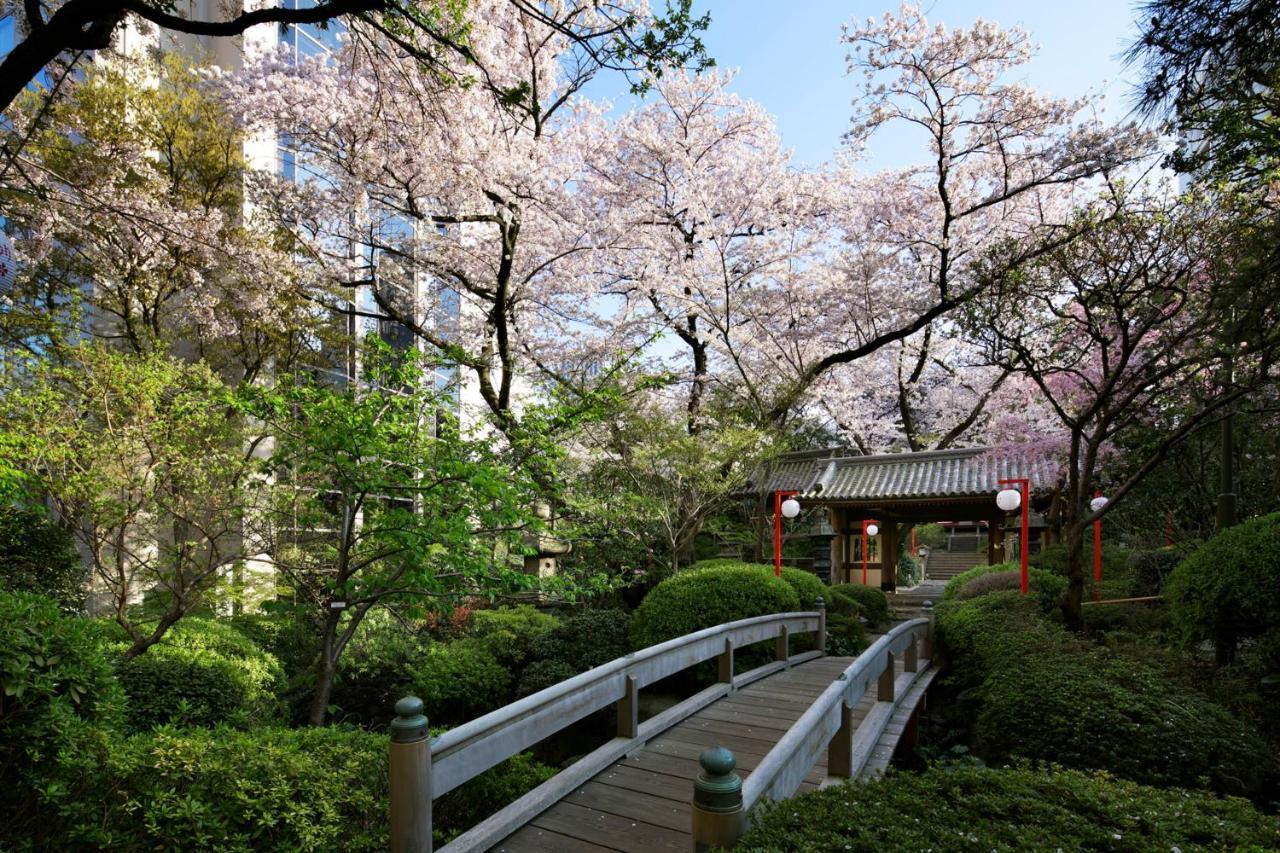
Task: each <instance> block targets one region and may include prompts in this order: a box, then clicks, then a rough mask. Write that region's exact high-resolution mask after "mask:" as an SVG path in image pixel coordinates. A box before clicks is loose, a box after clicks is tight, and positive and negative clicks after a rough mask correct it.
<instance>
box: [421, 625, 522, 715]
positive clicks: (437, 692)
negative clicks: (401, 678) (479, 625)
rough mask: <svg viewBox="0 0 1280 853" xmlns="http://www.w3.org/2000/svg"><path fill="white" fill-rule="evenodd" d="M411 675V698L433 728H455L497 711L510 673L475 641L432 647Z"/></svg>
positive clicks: (505, 695)
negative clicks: (419, 702) (421, 706)
mask: <svg viewBox="0 0 1280 853" xmlns="http://www.w3.org/2000/svg"><path fill="white" fill-rule="evenodd" d="M411 675H412V679H413V680H412V684H411V690H412V692H413V694H414V695H415V696H419V697H421V699H422V701H423V703H424V704H425V705H426V714H427V717H428V719H430V720H431V722H432V723H433V724H437V725H457V724H459V723H464V722H466V721H467V720H470V719H473V718H475V717H478V716H480V715H481V714H485V713H487V712H489V711H492V710H494V709H495V708H500V707H502V706H503V705H504V704H505V703H506V701H507V699H508V697H509V694H510V690H511V673H510V672H508V671H507V670H506V668H505V667H503V666H502V664H500V663H498V660H497V658H495V657H494V656H493V654H492V653H491V652H490V651H489V650H488V648H486V647H485V645H484V643H483V642H481V641H479V640H475V639H465V640H454V641H453V642H452V643H434V644H432V645H431V647H430V648H428V649H427V653H426V655H425V656H423V657H422V658H421V659H420V660H418V661H417V662H416V663H415V665H414V668H413V672H412V673H411Z"/></svg>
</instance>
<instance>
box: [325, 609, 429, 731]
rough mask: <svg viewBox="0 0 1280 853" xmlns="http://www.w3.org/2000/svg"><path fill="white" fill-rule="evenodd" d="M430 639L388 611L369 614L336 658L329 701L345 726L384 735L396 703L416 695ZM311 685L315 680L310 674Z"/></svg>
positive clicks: (372, 611)
mask: <svg viewBox="0 0 1280 853" xmlns="http://www.w3.org/2000/svg"><path fill="white" fill-rule="evenodd" d="M427 649H428V643H427V641H426V639H425V638H424V637H423V636H422V635H421V634H419V633H418V632H416V631H414V630H413V629H412V628H411V627H409V626H407V625H405V624H402V623H401V622H400V621H398V620H397V619H396V618H395V617H394V616H393V615H392V614H390V613H388V612H386V611H385V610H371V611H369V612H368V613H367V614H365V617H364V619H363V620H362V621H361V623H360V627H359V628H358V629H357V631H356V634H355V636H354V637H353V638H352V640H351V643H350V644H349V645H348V646H347V648H346V649H345V650H344V651H343V653H342V657H340V658H339V659H338V672H337V674H336V676H335V677H334V681H333V693H332V694H331V696H330V698H329V701H330V703H331V704H332V705H334V706H336V707H337V709H338V714H337V717H338V718H339V719H341V720H343V721H344V722H349V723H358V724H360V725H364V726H368V727H370V728H373V729H375V730H381V729H382V728H383V727H384V726H386V725H387V724H388V723H389V721H390V720H391V717H392V706H394V705H395V703H396V700H397V699H399V698H400V697H402V696H405V695H406V694H408V693H412V692H413V672H414V668H415V667H416V666H417V665H418V663H419V662H420V661H422V660H423V659H425V658H426V657H427ZM307 675H308V677H307V679H306V680H307V682H308V683H314V679H313V678H311V677H310V674H309V673H308V674H307Z"/></svg>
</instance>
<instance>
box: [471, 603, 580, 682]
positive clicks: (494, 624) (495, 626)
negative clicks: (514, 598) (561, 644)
mask: <svg viewBox="0 0 1280 853" xmlns="http://www.w3.org/2000/svg"><path fill="white" fill-rule="evenodd" d="M559 626H560V620H559V619H557V618H556V617H554V616H552V615H551V614H549V613H543V612H542V611H540V610H538V609H537V608H536V607H532V606H530V605H528V604H521V605H519V606H518V607H500V608H497V609H495V610H477V611H475V614H474V615H473V616H472V621H471V635H472V636H473V637H476V638H477V639H479V640H480V641H481V642H483V644H484V646H485V648H487V649H488V650H489V651H490V653H492V654H493V656H494V657H496V658H497V659H498V662H499V663H501V664H503V665H504V666H507V667H518V666H520V665H521V664H523V663H524V662H525V661H526V660H527V659H528V658H529V655H530V653H531V652H532V649H533V646H534V644H535V643H536V642H537V641H538V640H539V639H540V638H542V637H544V636H546V635H547V634H549V633H551V632H552V631H554V630H555V629H556V628H558V627H559Z"/></svg>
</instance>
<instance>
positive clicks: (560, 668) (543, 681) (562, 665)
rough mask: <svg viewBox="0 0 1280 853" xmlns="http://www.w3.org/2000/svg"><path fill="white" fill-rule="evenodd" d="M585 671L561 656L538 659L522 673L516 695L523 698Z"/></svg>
mask: <svg viewBox="0 0 1280 853" xmlns="http://www.w3.org/2000/svg"><path fill="white" fill-rule="evenodd" d="M584 671H585V670H581V669H578V667H576V666H574V665H573V664H571V663H569V662H568V661H565V660H560V659H559V658H548V659H547V660H536V661H534V662H533V663H531V664H529V665H528V666H526V667H525V668H524V672H522V673H520V683H519V685H518V687H517V688H516V696H518V697H521V698H523V697H525V696H529V695H531V694H533V693H537V692H538V691H539V690H546V689H547V688H548V687H550V686H551V685H553V684H559V683H560V682H561V681H567V680H568V679H570V678H573V677H574V676H575V675H577V674H578V673H579V672H584Z"/></svg>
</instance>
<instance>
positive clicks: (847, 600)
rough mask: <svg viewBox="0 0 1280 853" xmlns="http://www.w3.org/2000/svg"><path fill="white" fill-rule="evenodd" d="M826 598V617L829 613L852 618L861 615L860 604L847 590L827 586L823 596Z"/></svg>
mask: <svg viewBox="0 0 1280 853" xmlns="http://www.w3.org/2000/svg"><path fill="white" fill-rule="evenodd" d="M825 598H826V600H827V618H828V619H830V618H831V615H832V614H833V613H834V614H839V615H841V616H851V617H854V618H857V617H861V616H862V615H863V614H862V605H861V604H859V603H858V600H857V599H856V598H854V597H853V596H852V595H850V594H849V593H847V592H843V591H841V590H840V589H838V588H837V587H834V586H833V587H829V588H828V589H827V594H826V596H825Z"/></svg>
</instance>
